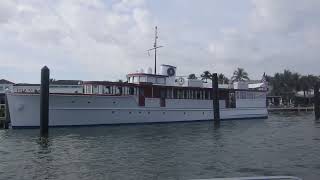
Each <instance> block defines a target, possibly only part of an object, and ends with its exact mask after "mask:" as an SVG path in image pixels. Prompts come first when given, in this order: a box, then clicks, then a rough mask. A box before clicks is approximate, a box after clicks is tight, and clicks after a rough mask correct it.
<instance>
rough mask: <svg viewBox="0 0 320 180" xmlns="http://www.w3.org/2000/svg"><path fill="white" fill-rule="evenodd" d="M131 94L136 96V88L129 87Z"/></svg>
mask: <svg viewBox="0 0 320 180" xmlns="http://www.w3.org/2000/svg"><path fill="white" fill-rule="evenodd" d="M129 94H130V95H134V88H133V87H129Z"/></svg>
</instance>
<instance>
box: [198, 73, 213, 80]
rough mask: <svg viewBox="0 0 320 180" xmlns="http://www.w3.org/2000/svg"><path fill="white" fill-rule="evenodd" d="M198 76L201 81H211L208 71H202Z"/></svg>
mask: <svg viewBox="0 0 320 180" xmlns="http://www.w3.org/2000/svg"><path fill="white" fill-rule="evenodd" d="M200 76H201V79H202V80H205V81H206V82H208V79H212V74H211V73H210V71H204V72H203V73H202V74H201V75H200Z"/></svg>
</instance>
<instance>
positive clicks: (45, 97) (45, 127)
mask: <svg viewBox="0 0 320 180" xmlns="http://www.w3.org/2000/svg"><path fill="white" fill-rule="evenodd" d="M49 77H50V70H49V68H48V67H47V66H44V67H43V68H42V69H41V85H40V137H41V138H47V137H48V133H49Z"/></svg>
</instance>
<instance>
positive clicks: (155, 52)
mask: <svg viewBox="0 0 320 180" xmlns="http://www.w3.org/2000/svg"><path fill="white" fill-rule="evenodd" d="M154 35H155V36H154V44H153V48H151V49H148V53H149V52H150V51H152V50H154V74H157V49H158V48H161V47H163V46H158V44H157V39H158V27H157V26H156V27H155V33H154Z"/></svg>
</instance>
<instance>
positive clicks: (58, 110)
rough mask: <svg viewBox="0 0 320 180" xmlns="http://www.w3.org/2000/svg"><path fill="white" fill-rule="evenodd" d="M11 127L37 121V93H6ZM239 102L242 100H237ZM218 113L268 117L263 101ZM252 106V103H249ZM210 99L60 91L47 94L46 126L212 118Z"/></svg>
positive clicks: (230, 116) (225, 116)
mask: <svg viewBox="0 0 320 180" xmlns="http://www.w3.org/2000/svg"><path fill="white" fill-rule="evenodd" d="M7 96H8V105H9V111H10V117H11V126H12V128H28V127H38V126H39V125H40V103H39V102H40V96H39V95H38V94H14V93H13V94H7ZM239 103H240V104H241V102H240V101H239ZM220 104H221V107H222V108H220V116H221V119H222V120H227V119H251V118H267V116H268V113H267V109H266V108H265V107H264V106H265V105H263V101H261V102H258V103H257V101H253V102H246V103H245V104H247V105H244V106H243V103H242V107H238V108H223V107H224V101H220ZM251 106H252V107H251ZM212 109H213V108H212V101H211V100H184V99H167V100H166V107H160V100H159V99H156V98H154V99H153V98H149V99H146V104H145V106H143V107H141V106H139V103H138V99H137V97H135V96H99V95H63V94H50V103H49V126H58V127H60V126H93V125H108V124H131V123H161V122H178V121H202V120H212V119H213V110H212Z"/></svg>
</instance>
